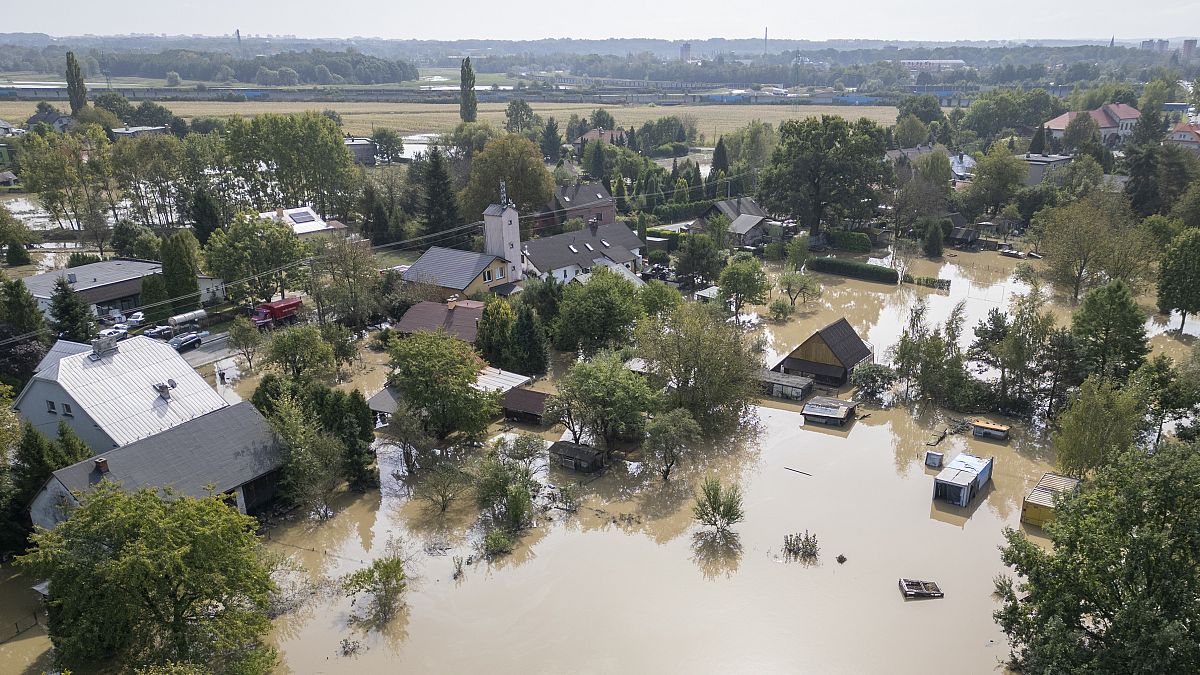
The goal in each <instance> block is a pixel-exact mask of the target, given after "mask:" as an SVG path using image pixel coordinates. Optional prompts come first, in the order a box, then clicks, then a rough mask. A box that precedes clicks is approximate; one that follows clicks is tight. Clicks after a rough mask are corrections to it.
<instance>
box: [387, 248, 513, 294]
mask: <svg viewBox="0 0 1200 675" xmlns="http://www.w3.org/2000/svg"><path fill="white" fill-rule="evenodd" d="M497 260H499V258H497V257H496V256H494V255H488V254H486V253H476V252H474V251H462V250H459V249H457V248H442V247H441V246H431V247H430V248H429V250H428V251H425V252H424V253H422V254H421V257H420V258H417V261H416V262H415V263H413V264H412V266H410V267H409V268H408V269H407V270H405V271H404V275H403V278H404V280H405V281H418V282H422V283H429V284H433V285H435V286H441V287H442V288H450V289H453V290H456V291H461V290H464V289H466V287H467V286H470V285H471V282H472V281H475V279H476V278H477V277H478V276H479V275H480V274H482V273H483V271H484V270H485V269H487V268H488V266H489V265H491V264H492V263H493V262H495V261H497Z"/></svg>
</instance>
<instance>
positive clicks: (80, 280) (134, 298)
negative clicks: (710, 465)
mask: <svg viewBox="0 0 1200 675" xmlns="http://www.w3.org/2000/svg"><path fill="white" fill-rule="evenodd" d="M161 272H162V263H160V262H156V261H153V260H133V259H126V258H114V259H112V260H105V261H102V262H97V263H90V264H88V265H80V266H78V267H71V268H68V269H65V270H54V271H53V272H44V273H42V274H35V275H33V276H31V277H25V278H24V279H22V281H23V282H24V283H25V287H26V288H28V289H29V292H30V293H31V294H32V295H33V297H34V298H36V299H37V302H38V309H41V310H42V311H43V312H45V311H48V310H49V309H50V297H51V296H52V295H53V294H54V286H55V284H56V283H58V280H59V279H62V278H65V279H66V280H67V282H68V283H70V284H71V288H73V289H75V292H76V293H78V294H79V297H80V298H82V299H83V301H84V302H86V303H88V304H89V305H91V306H92V307H93V308H95V310H96V311H97V312H98V313H101V314H105V313H107V310H109V309H120V310H125V309H130V308H132V307H136V306H137V304H138V299H139V298H140V297H141V293H142V278H143V277H146V276H148V275H151V274H159V273H161Z"/></svg>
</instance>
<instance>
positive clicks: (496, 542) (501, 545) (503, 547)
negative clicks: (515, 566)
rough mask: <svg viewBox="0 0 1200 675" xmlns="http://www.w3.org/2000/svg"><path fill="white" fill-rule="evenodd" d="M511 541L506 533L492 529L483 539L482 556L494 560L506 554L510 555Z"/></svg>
mask: <svg viewBox="0 0 1200 675" xmlns="http://www.w3.org/2000/svg"><path fill="white" fill-rule="evenodd" d="M512 550H513V541H512V539H511V538H509V536H508V533H507V532H505V531H504V530H502V529H500V528H498V527H497V528H492V529H490V530H488V533H487V534H486V535H484V537H483V554H484V555H486V556H487V557H489V558H495V557H496V556H501V555H504V554H506V553H512Z"/></svg>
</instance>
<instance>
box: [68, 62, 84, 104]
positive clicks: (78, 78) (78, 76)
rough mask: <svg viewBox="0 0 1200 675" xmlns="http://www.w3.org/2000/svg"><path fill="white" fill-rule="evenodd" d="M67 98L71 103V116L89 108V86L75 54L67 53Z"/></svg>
mask: <svg viewBox="0 0 1200 675" xmlns="http://www.w3.org/2000/svg"><path fill="white" fill-rule="evenodd" d="M67 98H68V99H70V101H71V114H72V115H78V114H79V113H80V112H81V111H82V110H83V109H84V108H87V85H86V84H84V81H83V71H82V70H81V69H80V68H79V61H78V60H77V59H76V58H75V52H67Z"/></svg>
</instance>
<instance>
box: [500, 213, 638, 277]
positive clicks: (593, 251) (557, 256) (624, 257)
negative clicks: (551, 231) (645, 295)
mask: <svg viewBox="0 0 1200 675" xmlns="http://www.w3.org/2000/svg"><path fill="white" fill-rule="evenodd" d="M644 245H645V244H643V243H642V240H641V239H638V237H637V235H636V234H634V232H633V231H632V230H630V229H629V228H628V227H626V226H625V225H623V224H621V223H609V224H607V225H596V224H590V225H588V226H587V227H585V228H583V229H582V230H578V231H575V232H563V233H562V234H556V235H554V236H552V237H543V238H540V239H532V240H530V241H527V242H525V243H524V244H523V252H524V259H525V270H526V273H527V274H529V275H532V276H537V277H540V278H543V279H546V278H550V279H555V280H556V281H558V282H559V283H563V284H565V283H567V282H569V281H571V279H573V278H574V277H575V276H576V275H579V274H586V273H588V272H590V271H591V270H592V268H593V267H596V266H598V265H603V266H606V267H613V266H614V265H615V266H619V267H623V268H625V270H626V271H628V272H631V273H633V274H635V275H636V274H637V272H639V271H641V268H642V253H641V251H642V247H643V246H644Z"/></svg>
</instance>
